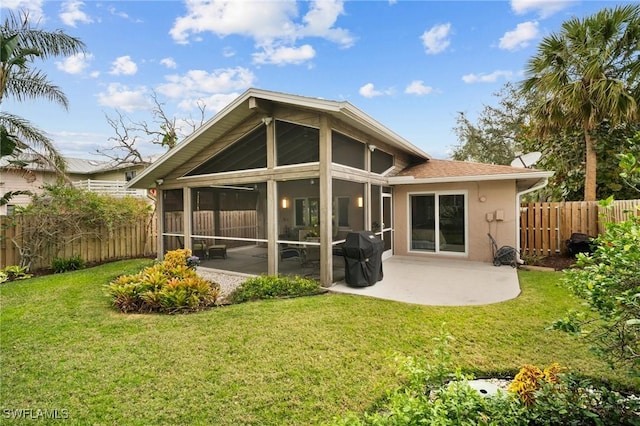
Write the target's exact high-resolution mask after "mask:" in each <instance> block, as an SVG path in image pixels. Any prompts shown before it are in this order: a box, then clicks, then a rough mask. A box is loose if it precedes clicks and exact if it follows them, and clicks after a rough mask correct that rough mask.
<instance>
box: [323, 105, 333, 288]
mask: <svg viewBox="0 0 640 426" xmlns="http://www.w3.org/2000/svg"><path fill="white" fill-rule="evenodd" d="M332 185H333V182H332V179H331V128H330V122H329V118H328V117H327V116H326V115H322V116H320V284H322V285H323V286H324V287H329V286H331V284H333V247H332V246H331V242H332V240H333V229H332V227H333V224H332V213H333V211H332V210H333V209H332V200H333V188H332Z"/></svg>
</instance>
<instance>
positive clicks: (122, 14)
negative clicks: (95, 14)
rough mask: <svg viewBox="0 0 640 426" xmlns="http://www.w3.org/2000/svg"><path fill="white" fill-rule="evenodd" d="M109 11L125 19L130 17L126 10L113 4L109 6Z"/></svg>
mask: <svg viewBox="0 0 640 426" xmlns="http://www.w3.org/2000/svg"><path fill="white" fill-rule="evenodd" d="M107 10H108V11H109V13H110V14H112V15H113V16H117V17H120V18H123V19H129V15H128V14H127V13H125V12H120V11H119V10H118V9H116V8H115V7H113V6H109V8H108V9H107Z"/></svg>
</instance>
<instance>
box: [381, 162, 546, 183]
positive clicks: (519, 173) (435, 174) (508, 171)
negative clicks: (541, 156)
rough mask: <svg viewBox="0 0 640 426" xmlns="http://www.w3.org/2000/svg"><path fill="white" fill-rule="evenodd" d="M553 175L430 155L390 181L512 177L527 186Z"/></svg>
mask: <svg viewBox="0 0 640 426" xmlns="http://www.w3.org/2000/svg"><path fill="white" fill-rule="evenodd" d="M551 176H553V172H548V171H544V170H537V169H526V168H519V167H511V166H502V165H498V164H485V163H473V162H470V161H454V160H436V159H430V160H429V161H426V162H424V163H421V164H418V165H415V166H412V167H409V168H407V169H404V170H403V171H401V172H400V173H399V174H398V175H396V176H394V177H390V178H389V184H420V183H447V182H468V181H476V182H477V181H490V180H509V179H513V180H516V181H517V182H518V183H519V185H518V186H519V187H523V188H525V187H530V186H533V185H535V184H536V183H537V182H538V181H540V180H542V179H546V178H549V177H551Z"/></svg>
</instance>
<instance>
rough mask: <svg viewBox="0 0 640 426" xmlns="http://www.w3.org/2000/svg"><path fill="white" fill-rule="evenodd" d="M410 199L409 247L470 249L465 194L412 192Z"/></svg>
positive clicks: (444, 250)
mask: <svg viewBox="0 0 640 426" xmlns="http://www.w3.org/2000/svg"><path fill="white" fill-rule="evenodd" d="M409 200H410V201H409V202H410V221H411V223H410V230H411V232H410V235H409V239H410V241H409V250H410V251H417V252H432V253H441V252H445V253H461V254H464V253H466V252H467V225H466V223H467V220H466V212H467V206H466V195H465V194H462V193H428V194H411V195H410V196H409Z"/></svg>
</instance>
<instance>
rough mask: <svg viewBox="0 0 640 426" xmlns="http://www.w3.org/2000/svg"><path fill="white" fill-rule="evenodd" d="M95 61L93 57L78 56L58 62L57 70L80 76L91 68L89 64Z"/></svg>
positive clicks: (86, 55) (88, 55) (87, 55)
mask: <svg viewBox="0 0 640 426" xmlns="http://www.w3.org/2000/svg"><path fill="white" fill-rule="evenodd" d="M92 60H93V55H92V54H90V53H88V54H77V55H73V56H69V57H67V58H65V59H64V60H63V61H56V68H58V69H59V70H60V71H63V72H66V73H67V74H80V73H82V72H83V71H84V70H85V69H87V67H88V66H89V62H91V61H92Z"/></svg>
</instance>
